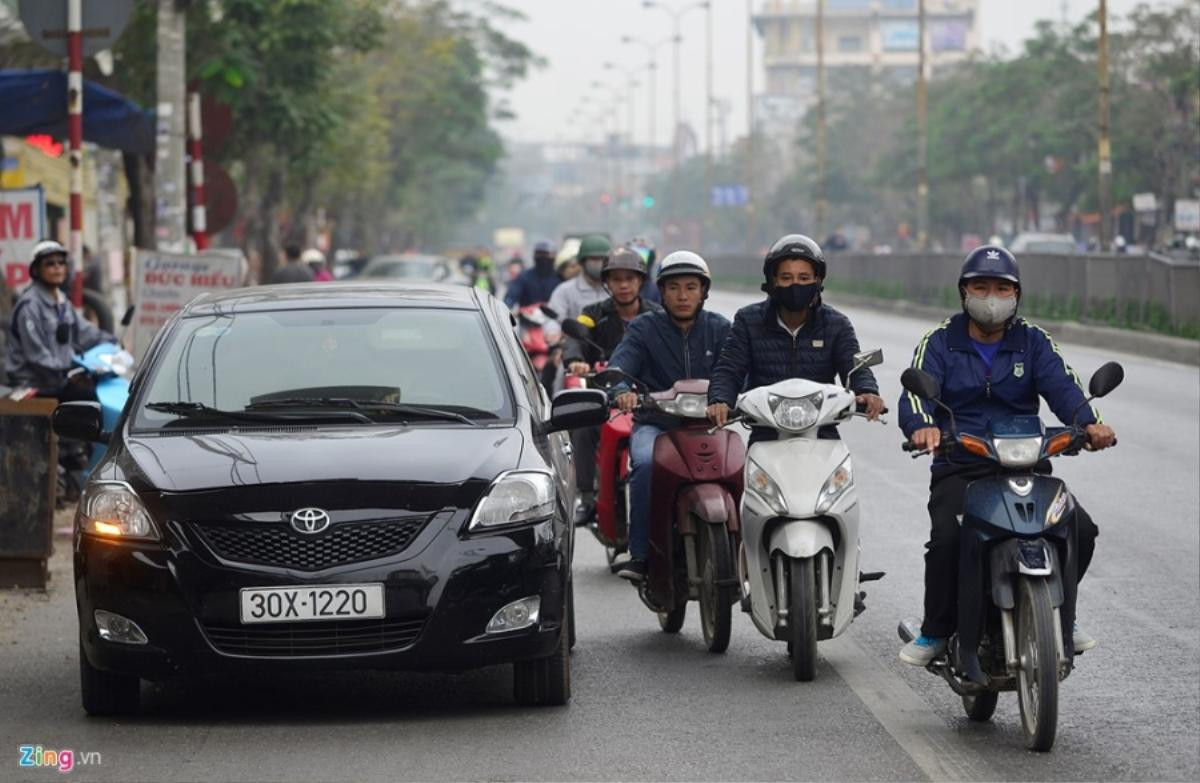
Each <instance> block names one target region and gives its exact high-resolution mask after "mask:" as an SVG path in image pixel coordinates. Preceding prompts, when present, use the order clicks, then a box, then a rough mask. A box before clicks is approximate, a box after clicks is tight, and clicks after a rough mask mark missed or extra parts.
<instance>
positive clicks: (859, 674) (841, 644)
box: [821, 636, 1002, 781]
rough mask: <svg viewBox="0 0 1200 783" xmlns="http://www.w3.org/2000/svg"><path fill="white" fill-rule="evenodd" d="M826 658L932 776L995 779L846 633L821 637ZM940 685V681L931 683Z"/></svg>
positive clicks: (976, 756)
mask: <svg viewBox="0 0 1200 783" xmlns="http://www.w3.org/2000/svg"><path fill="white" fill-rule="evenodd" d="M821 652H822V653H823V655H824V658H825V660H826V661H828V662H829V663H830V665H832V666H833V668H834V669H836V670H837V673H838V675H840V676H841V678H842V680H843V681H844V682H845V683H846V685H848V686H849V687H850V690H852V691H854V695H855V696H857V697H858V698H859V700H860V701H861V702H862V703H863V705H865V706H866V708H867V709H868V710H870V711H871V714H872V715H874V716H875V720H877V721H879V724H880V725H881V726H883V728H884V730H885V731H887V733H888V734H890V735H891V737H892V739H894V740H895V741H896V743H897V744H898V745H899V746H900V747H901V748H903V749H904V752H905V753H907V754H908V756H909V758H911V759H912V760H913V762H914V763H915V764H916V765H917V766H918V767H920V768H921V770H922V771H923V772H924V773H925V774H926V775H928V776H929V779H930V780H933V781H958V780H963V781H967V780H1000V779H1002V778H1001V776H1000V775H998V774H996V772H995V771H994V770H993V769H992V768H991V767H990V766H989V765H988V763H987V762H986V761H985V760H984V759H983V758H982V757H980V756H979V754H978V753H975V752H974V751H971V750H968V749H966V748H964V747H963V746H962V745H961V743H960V742H958V741H957V738H956V737H955V735H954V732H953V731H952V730H951V729H950V728H949V727H948V726H947V725H946V723H945V721H943V720H942V719H941V718H940V717H938V715H937V713H935V712H934V711H933V710H932V709H931V708H930V707H929V705H927V704H926V703H925V701H924V700H923V699H922V698H921V697H920V696H918V695H917V694H916V693H915V692H914V691H913V690H912V688H909V687H908V685H906V684H905V683H904V681H903V680H901V679H899V678H898V677H896V675H895V674H893V673H892V672H889V671H888V670H887V669H885V668H883V667H882V666H880V665H879V664H878V663H877V662H876V661H875V660H874V658H872V657H871V655H870V654H869V653H867V651H866V650H864V649H863V648H862V646H861V645H859V643H858V642H856V641H854V640H853V639H852V638H851V637H849V636H841V637H838V638H837V639H831V640H830V641H828V642H822V643H821ZM931 685H936V686H938V687H945V686H944V684H943V683H940V682H938V683H931Z"/></svg>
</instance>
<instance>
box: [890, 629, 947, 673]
mask: <svg viewBox="0 0 1200 783" xmlns="http://www.w3.org/2000/svg"><path fill="white" fill-rule="evenodd" d="M944 652H946V640H945V639H939V638H937V637H934V636H926V635H925V634H921V635H920V636H918V637H917V638H916V639H913V640H912V641H911V642H909V643H908V644H906V645H904V646H903V647H902V648H900V660H902V661H904V662H905V663H911V664H912V665H913V666H922V667H924V666H928V665H929V664H930V663H932V662H933V661H934V659H936V658H937V657H938V656H939V655H941V654H942V653H944Z"/></svg>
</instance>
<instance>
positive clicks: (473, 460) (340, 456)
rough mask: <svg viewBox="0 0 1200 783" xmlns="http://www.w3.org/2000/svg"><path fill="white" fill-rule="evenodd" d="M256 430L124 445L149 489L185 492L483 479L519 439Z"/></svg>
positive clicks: (136, 438) (486, 430)
mask: <svg viewBox="0 0 1200 783" xmlns="http://www.w3.org/2000/svg"><path fill="white" fill-rule="evenodd" d="M264 429H266V431H262V432H257V431H256V432H247V431H244V430H227V431H220V432H198V431H193V432H189V433H170V434H156V435H132V436H129V437H128V438H127V440H126V443H125V448H126V452H127V454H128V455H129V458H130V459H131V460H132V462H133V463H134V465H135V466H136V471H137V472H139V473H141V478H143V479H144V480H145V481H146V482H147V484H149V485H150V486H151V487H153V488H154V489H157V490H159V491H163V492H189V491H196V490H206V489H218V488H221V487H247V486H252V485H263V484H296V483H309V482H345V481H355V482H405V483H417V484H461V483H462V482H465V481H467V480H469V479H482V480H485V481H490V480H491V479H492V478H494V477H495V476H496V475H497V474H499V473H501V472H502V471H505V470H510V469H512V468H514V467H516V466H517V465H518V463H519V462H520V458H521V449H522V447H523V443H524V439H523V438H522V436H521V432H520V430H519V429H517V428H515V427H508V428H502V427H436V426H416V427H358V428H337V429H331V428H325V427H322V428H311V429H310V428H303V427H296V428H275V429H271V428H264ZM128 467H132V466H128Z"/></svg>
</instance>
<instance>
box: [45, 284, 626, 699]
mask: <svg viewBox="0 0 1200 783" xmlns="http://www.w3.org/2000/svg"><path fill="white" fill-rule="evenodd" d="M607 416H608V402H607V399H606V398H605V395H604V393H603V392H602V391H599V390H596V389H573V390H567V391H564V392H561V393H560V394H559V395H558V396H557V397H556V398H555V399H554V402H553V403H551V401H550V400H549V399H548V398H547V397H546V394H545V392H544V391H543V390H542V387H541V384H540V383H539V379H538V375H537V373H536V372H535V371H534V369H533V367H532V365H530V363H529V359H528V358H527V357H526V355H525V351H524V350H522V348H521V344H520V342H518V340H517V337H516V334H515V332H514V331H513V328H512V322H511V315H510V314H509V312H508V310H507V309H505V308H504V306H503V305H502V304H500V302H498V301H497V300H495V299H493V298H492V297H490V296H487V295H485V294H483V293H482V292H479V291H476V290H475V289H473V288H462V287H459V286H447V285H436V284H429V283H408V284H399V283H386V282H366V281H364V282H359V283H346V284H344V285H320V284H307V285H305V284H300V285H289V286H282V287H272V286H265V287H259V288H245V289H240V290H237V291H232V292H225V293H213V294H205V295H203V296H200V297H198V298H197V299H194V300H193V301H192V302H191V303H190V304H188V305H187V306H186V307H184V308H183V309H182V310H180V311H179V312H178V313H177V314H176V315H175V316H174V317H173V318H172V319H171V320H170V321H169V322H168V323H167V324H166V325H165V326H164V327H163V329H162V331H161V332H160V334H159V336H158V337H157V338H156V339H155V341H154V344H153V345H152V346H151V348H150V350H149V351H148V352H147V354H146V359H145V361H144V363H143V366H142V368H141V370H140V371H139V372H138V375H137V377H136V378H135V379H134V385H133V389H132V390H131V396H130V401H129V403H128V404H127V405H126V407H125V410H124V412H123V413H122V415H121V418H120V420H119V421H118V422H117V423H116V425H115V426H114V427H113V430H112V432H111V433H109V432H102V430H103V429H104V427H103V424H102V421H101V417H100V410H99V405H98V404H97V403H94V402H68V403H64V404H63V405H61V406H59V408H58V411H57V413H56V415H55V419H54V426H55V428H56V431H57V432H59V433H60V434H61V435H63V436H64V437H72V438H75V439H78V440H90V441H94V442H100V441H104V442H106V443H107V452H106V455H105V457H104V458H103V459H102V461H101V462H100V464H99V465H98V466H97V467H96V469H95V470H94V471H93V473H92V475H91V477H90V478H89V481H88V484H87V485H86V487H85V489H84V494H83V498H82V500H81V501H80V506H79V511H78V513H77V516H76V518H75V530H74V542H73V545H72V547H71V551H72V553H73V555H74V558H75V582H74V583H75V590H76V606H77V609H78V613H79V643H80V661H79V664H80V680H81V687H82V699H83V706H84V709H85V710H86V711H87V712H88V713H91V714H116V713H124V712H131V711H133V710H135V709H136V708H137V706H138V700H139V690H138V686H139V680H140V679H143V678H144V679H150V680H157V679H161V678H165V677H170V676H173V675H177V674H188V673H193V674H194V673H201V672H208V673H214V672H220V671H224V672H235V671H237V672H248V671H258V672H267V671H296V670H302V669H303V670H314V669H315V670H319V669H440V670H461V669H471V668H475V667H481V666H491V665H495V664H504V663H509V664H512V665H513V669H514V695H515V696H516V699H517V701H519V702H521V703H524V704H564V703H565V702H566V701H567V700H568V699H569V698H570V683H571V675H570V656H569V648H570V645H571V639H572V637H573V634H572V630H573V621H574V618H573V611H574V609H573V607H574V604H573V602H572V598H571V595H572V593H571V587H572V582H571V554H572V551H573V542H574V532H575V527H574V525H573V524H572V517H571V509H572V507H573V504H574V502H575V489H574V479H573V474H574V471H573V468H572V463H571V451H570V449H571V446H570V440H568V438H567V436H566V433H565V432H564V430H567V429H573V428H580V427H590V426H596V425H598V424H599V423H600V422H602V421H605V420H606V419H607Z"/></svg>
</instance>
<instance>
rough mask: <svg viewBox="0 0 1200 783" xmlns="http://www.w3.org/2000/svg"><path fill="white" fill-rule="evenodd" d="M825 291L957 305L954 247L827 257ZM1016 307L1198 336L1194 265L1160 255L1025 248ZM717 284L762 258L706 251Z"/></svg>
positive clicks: (745, 278)
mask: <svg viewBox="0 0 1200 783" xmlns="http://www.w3.org/2000/svg"><path fill="white" fill-rule="evenodd" d="M828 258H829V279H828V281H827V283H826V286H827V287H828V288H829V290H830V291H833V292H836V291H844V292H847V293H853V294H858V295H864V296H871V297H876V298H880V299H889V300H901V299H902V300H907V301H909V302H913V303H916V304H923V305H932V306H939V307H950V308H955V309H957V308H958V306H959V299H958V289H957V286H956V282H957V280H958V272H959V268H960V266H961V265H962V255H961V254H958V253H954V254H951V253H927V254H919V255H918V254H894V255H858V254H838V255H830V256H829V257H828ZM1019 260H1020V264H1021V283H1022V285H1021V288H1022V296H1021V311H1022V312H1023V313H1025V314H1027V315H1029V316H1030V317H1034V318H1048V319H1052V320H1059V321H1078V322H1080V323H1085V324H1093V325H1097V326H1109V327H1117V328H1122V329H1135V330H1143V331H1154V332H1158V333H1160V334H1168V335H1176V336H1180V337H1187V338H1190V339H1200V264H1197V263H1195V262H1191V261H1181V260H1177V259H1171V258H1167V257H1163V256H1126V255H1102V254H1079V255H1058V254H1028V255H1022V256H1021V257H1020V259H1019ZM708 261H709V265H710V266H711V267H712V271H713V274H714V276H715V277H716V279H717V281H718V285H739V284H740V285H746V286H752V287H754V288H757V287H758V285H759V284H760V283H761V282H762V260H761V259H759V258H748V257H746V256H715V257H713V258H709V259H708Z"/></svg>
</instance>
